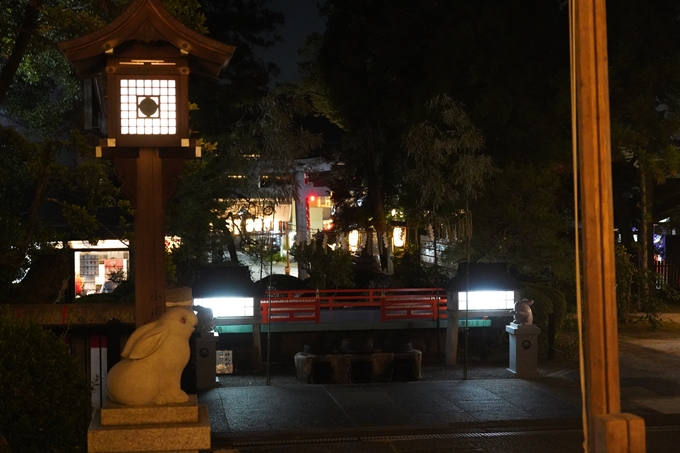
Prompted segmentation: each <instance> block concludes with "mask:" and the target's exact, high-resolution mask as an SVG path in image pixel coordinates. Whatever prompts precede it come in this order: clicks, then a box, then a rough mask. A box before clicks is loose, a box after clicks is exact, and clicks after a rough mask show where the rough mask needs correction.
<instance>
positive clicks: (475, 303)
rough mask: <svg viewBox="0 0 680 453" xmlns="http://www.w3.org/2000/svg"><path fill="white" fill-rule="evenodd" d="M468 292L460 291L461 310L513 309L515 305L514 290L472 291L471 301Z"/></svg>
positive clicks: (459, 306) (459, 304)
mask: <svg viewBox="0 0 680 453" xmlns="http://www.w3.org/2000/svg"><path fill="white" fill-rule="evenodd" d="M466 294H468V293H466V292H464V291H461V292H459V293H458V309H459V310H463V311H464V310H469V311H473V310H512V309H513V308H514V307H515V292H514V291H470V292H469V294H470V301H469V303H467V297H466Z"/></svg>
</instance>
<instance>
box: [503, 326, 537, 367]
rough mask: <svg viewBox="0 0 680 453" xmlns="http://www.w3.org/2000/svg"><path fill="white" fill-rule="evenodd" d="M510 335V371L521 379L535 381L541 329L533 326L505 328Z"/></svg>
mask: <svg viewBox="0 0 680 453" xmlns="http://www.w3.org/2000/svg"><path fill="white" fill-rule="evenodd" d="M505 331H506V332H508V333H509V334H510V367H509V368H508V370H509V371H510V372H511V373H512V374H513V375H514V376H515V377H518V378H520V379H533V378H537V377H539V376H540V373H539V372H538V334H539V333H541V329H539V328H538V327H536V326H534V325H533V324H515V323H514V322H512V323H510V325H508V326H505Z"/></svg>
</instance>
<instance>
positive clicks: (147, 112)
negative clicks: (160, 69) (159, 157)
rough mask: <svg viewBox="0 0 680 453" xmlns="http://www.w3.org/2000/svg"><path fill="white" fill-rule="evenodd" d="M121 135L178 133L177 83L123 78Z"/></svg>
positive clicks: (121, 83)
mask: <svg viewBox="0 0 680 453" xmlns="http://www.w3.org/2000/svg"><path fill="white" fill-rule="evenodd" d="M120 133H121V134H123V135H127V134H129V135H175V134H177V88H176V86H175V81H174V80H156V79H154V80H139V79H134V80H133V79H121V81H120Z"/></svg>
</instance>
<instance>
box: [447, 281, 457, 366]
mask: <svg viewBox="0 0 680 453" xmlns="http://www.w3.org/2000/svg"><path fill="white" fill-rule="evenodd" d="M446 316H447V318H448V322H447V324H446V350H445V351H444V360H445V362H446V364H447V365H449V366H454V365H455V364H456V356H457V355H458V316H459V314H458V294H457V293H454V292H452V291H447V293H446Z"/></svg>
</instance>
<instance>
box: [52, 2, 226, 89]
mask: <svg viewBox="0 0 680 453" xmlns="http://www.w3.org/2000/svg"><path fill="white" fill-rule="evenodd" d="M126 41H133V42H144V43H154V42H159V41H165V42H167V43H169V44H171V45H172V46H174V47H176V48H177V49H178V52H177V56H180V55H183V56H185V57H186V58H187V60H188V61H189V66H190V69H191V71H192V72H194V73H196V74H200V75H203V76H206V77H211V78H217V76H218V75H219V73H220V71H221V70H222V68H224V67H225V66H226V65H227V64H228V63H229V60H230V59H231V56H232V55H233V53H234V50H235V47H234V46H230V45H228V44H223V43H221V42H218V41H215V40H213V39H210V38H208V37H206V36H203V35H201V34H200V33H197V32H195V31H193V30H191V29H189V28H187V27H186V26H185V25H184V24H182V23H181V22H179V21H178V20H177V19H175V18H174V17H173V16H172V15H171V14H170V13H169V12H168V11H167V10H166V9H165V7H164V6H163V4H162V3H161V0H134V1H133V2H132V3H131V4H130V6H129V7H128V9H127V10H125V12H124V13H123V14H121V15H120V16H119V17H118V18H117V19H116V20H114V21H113V22H111V23H110V24H108V25H106V26H105V27H103V28H100V29H99V30H97V31H95V32H93V33H90V34H89V35H85V36H82V37H80V38H76V39H72V40H70V41H65V42H62V43H59V45H58V47H59V49H60V50H61V51H62V52H63V53H64V55H65V56H66V58H67V59H68V60H69V62H71V64H72V65H73V66H74V68H75V69H76V72H77V73H78V75H79V76H81V77H91V76H94V75H96V74H99V73H101V72H103V71H104V68H105V65H106V59H107V56H115V54H116V48H118V47H120V46H121V45H123V44H124V43H125V42H126Z"/></svg>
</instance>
